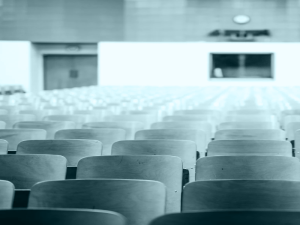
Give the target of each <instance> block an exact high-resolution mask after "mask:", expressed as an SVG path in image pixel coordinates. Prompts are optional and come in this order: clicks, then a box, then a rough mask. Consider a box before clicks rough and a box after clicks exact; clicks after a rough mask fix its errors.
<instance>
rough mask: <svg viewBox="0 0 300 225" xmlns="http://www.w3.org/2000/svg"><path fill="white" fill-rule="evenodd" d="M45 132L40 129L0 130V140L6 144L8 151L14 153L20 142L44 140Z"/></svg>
mask: <svg viewBox="0 0 300 225" xmlns="http://www.w3.org/2000/svg"><path fill="white" fill-rule="evenodd" d="M46 135H47V132H46V131H45V130H41V129H2V130H1V129H0V139H4V140H6V141H7V142H8V150H9V151H16V150H17V146H18V144H19V143H20V142H21V141H26V140H44V139H46Z"/></svg>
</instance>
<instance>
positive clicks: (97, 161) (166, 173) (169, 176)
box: [76, 155, 182, 213]
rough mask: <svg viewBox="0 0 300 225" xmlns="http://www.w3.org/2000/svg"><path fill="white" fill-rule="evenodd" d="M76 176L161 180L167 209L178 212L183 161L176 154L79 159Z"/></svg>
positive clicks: (83, 177) (167, 210)
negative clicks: (164, 188) (165, 189)
mask: <svg viewBox="0 0 300 225" xmlns="http://www.w3.org/2000/svg"><path fill="white" fill-rule="evenodd" d="M76 178H77V179H87V178H88V179H92V178H113V179H142V180H156V181H160V182H162V183H163V184H165V185H166V187H167V205H166V212H167V213H171V212H180V210H181V189H182V188H181V187H182V161H181V159H180V158H178V157H175V156H168V155H160V156H153V155H152V156H150V155H147V156H145V155H127V156H124V155H122V156H98V157H87V158H84V159H81V160H80V161H79V163H78V169H77V177H76Z"/></svg>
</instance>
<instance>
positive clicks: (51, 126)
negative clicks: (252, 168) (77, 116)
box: [13, 121, 75, 139]
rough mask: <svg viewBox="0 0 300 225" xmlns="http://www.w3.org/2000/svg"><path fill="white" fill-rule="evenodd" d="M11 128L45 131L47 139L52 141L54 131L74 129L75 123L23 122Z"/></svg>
mask: <svg viewBox="0 0 300 225" xmlns="http://www.w3.org/2000/svg"><path fill="white" fill-rule="evenodd" d="M13 128H22V129H24V128H25V129H43V130H46V131H47V137H46V138H47V139H54V134H55V132H56V131H59V130H63V129H74V128H75V123H74V122H72V121H23V122H18V123H15V124H14V126H13Z"/></svg>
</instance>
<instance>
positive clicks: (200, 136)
mask: <svg viewBox="0 0 300 225" xmlns="http://www.w3.org/2000/svg"><path fill="white" fill-rule="evenodd" d="M135 139H136V140H149V139H169V140H188V141H194V142H195V143H196V144H197V151H199V152H200V155H204V154H205V151H206V134H205V132H204V131H201V130H193V129H152V130H140V131H138V132H136V134H135Z"/></svg>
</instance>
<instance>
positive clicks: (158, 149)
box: [111, 139, 197, 183]
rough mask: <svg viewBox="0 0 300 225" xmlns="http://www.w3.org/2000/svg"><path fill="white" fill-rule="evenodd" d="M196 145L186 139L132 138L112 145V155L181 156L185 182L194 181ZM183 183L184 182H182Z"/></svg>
mask: <svg viewBox="0 0 300 225" xmlns="http://www.w3.org/2000/svg"><path fill="white" fill-rule="evenodd" d="M196 151H197V146H196V143H195V142H194V141H187V140H161V139H155V140H134V141H118V142H115V143H114V144H113V145H112V151H111V154H112V155H171V156H177V157H179V158H181V160H182V163H183V169H184V175H185V174H186V173H185V172H186V171H185V170H188V174H187V178H186V182H189V181H190V182H191V181H195V165H196ZM184 183H185V182H184Z"/></svg>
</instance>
